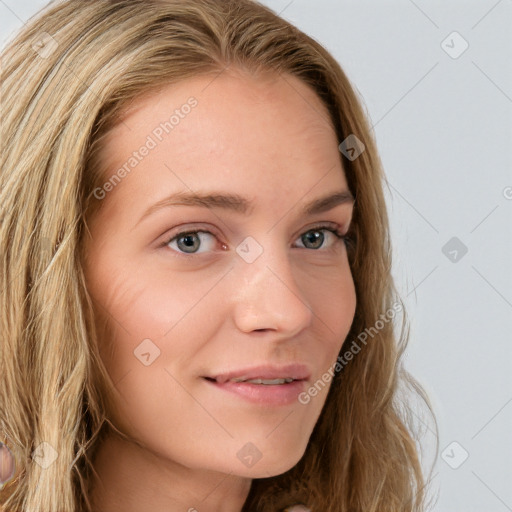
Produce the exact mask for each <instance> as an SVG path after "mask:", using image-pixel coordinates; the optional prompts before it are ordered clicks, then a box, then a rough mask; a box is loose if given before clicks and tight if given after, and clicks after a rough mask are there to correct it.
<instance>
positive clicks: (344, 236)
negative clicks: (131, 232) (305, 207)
mask: <svg viewBox="0 0 512 512" xmlns="http://www.w3.org/2000/svg"><path fill="white" fill-rule="evenodd" d="M334 226H335V227H333V224H320V225H318V226H313V227H312V228H309V229H308V230H306V231H304V232H303V233H302V235H305V234H306V233H310V232H312V231H329V232H330V233H332V234H333V235H334V236H335V237H337V238H338V240H337V242H338V241H342V242H343V243H344V244H345V245H346V246H347V245H348V244H349V243H350V237H349V236H348V234H346V233H345V234H343V233H342V231H341V230H340V227H339V226H338V225H334ZM197 233H207V234H210V235H212V236H213V237H215V238H217V236H216V235H215V233H212V232H211V231H208V230H206V229H201V228H197V229H195V230H194V229H188V230H183V231H180V232H179V233H174V234H173V235H172V237H168V238H166V240H165V241H164V242H163V243H162V245H161V247H162V248H166V247H167V246H168V245H169V244H170V243H171V242H172V241H173V240H177V239H179V238H180V237H182V236H184V235H194V234H197ZM302 235H300V236H302ZM300 236H299V238H300ZM169 249H171V248H170V247H169ZM299 249H308V248H307V247H299ZM310 250H311V251H317V252H321V251H322V249H310ZM325 250H328V249H324V251H325ZM171 251H173V252H174V253H176V254H177V255H178V256H185V257H190V256H199V255H200V254H203V253H186V252H181V251H177V250H175V249H171Z"/></svg>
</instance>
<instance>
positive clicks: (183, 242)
mask: <svg viewBox="0 0 512 512" xmlns="http://www.w3.org/2000/svg"><path fill="white" fill-rule="evenodd" d="M199 234H202V235H209V236H210V237H212V238H214V239H215V238H216V237H215V235H214V234H213V233H210V232H209V231H182V232H181V233H178V234H176V235H174V236H173V237H172V238H171V239H170V240H168V241H167V242H166V243H165V245H166V246H169V247H171V248H172V249H173V250H178V251H183V253H185V254H198V253H200V251H198V249H199V247H200V246H201V245H202V244H201V237H200V236H199ZM174 243H176V246H177V249H176V248H174V247H172V246H171V244H174ZM210 250H211V248H210ZM206 251H208V244H207V247H206ZM201 252H204V251H201Z"/></svg>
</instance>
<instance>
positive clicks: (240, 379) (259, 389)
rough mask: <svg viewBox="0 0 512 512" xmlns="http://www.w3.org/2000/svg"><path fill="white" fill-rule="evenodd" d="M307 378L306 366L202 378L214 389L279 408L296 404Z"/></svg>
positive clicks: (245, 370) (248, 370)
mask: <svg viewBox="0 0 512 512" xmlns="http://www.w3.org/2000/svg"><path fill="white" fill-rule="evenodd" d="M310 375H311V374H310V372H309V370H308V368H307V367H306V366H305V365H297V364H293V365H287V366H283V367H270V366H258V367H253V368H248V369H242V370H237V371H232V372H227V373H221V374H217V375H215V376H213V375H212V376H205V377H203V379H204V380H205V381H206V382H208V383H210V384H211V385H213V386H214V387H215V388H216V389H219V390H222V391H228V392H231V393H234V394H236V395H238V396H239V397H241V398H243V399H245V400H248V401H250V402H252V403H256V404H260V405H266V406H269V405H270V406H272V405H274V406H278V405H289V404H291V403H294V402H296V401H297V400H298V395H299V394H300V392H301V391H303V390H304V386H305V383H306V382H307V381H308V379H309V378H310Z"/></svg>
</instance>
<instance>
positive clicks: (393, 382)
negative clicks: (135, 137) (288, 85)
mask: <svg viewBox="0 0 512 512" xmlns="http://www.w3.org/2000/svg"><path fill="white" fill-rule="evenodd" d="M41 38H43V40H44V41H45V42H46V46H45V47H44V48H43V50H41V47H38V46H37V42H38V41H40V40H41ZM227 66H230V67H234V68H238V69H244V70H247V71H249V72H251V73H252V74H253V75H254V76H258V74H259V73H262V72H273V73H277V74H285V76H286V74H288V75H293V76H295V77H298V78H299V79H301V80H302V81H303V82H304V83H305V84H307V85H309V86H310V87H311V88H312V90H313V91H314V92H315V93H316V94H317V95H318V96H319V98H320V99H321V100H322V101H323V102H324V104H325V105H326V107H327V109H328V112H329V113H330V117H331V121H332V126H333V127H334V129H335V130H336V135H337V138H338V140H339V141H343V140H344V139H345V138H346V137H347V136H349V135H350V134H355V135H356V136H357V138H358V139H359V140H360V141H361V142H362V143H363V144H364V151H363V152H362V153H361V154H360V155H359V156H358V157H357V158H355V159H349V158H347V157H345V156H341V153H340V158H342V161H343V167H344V169H345V173H346V179H347V183H348V186H349V189H350V191H351V192H352V194H353V195H354V197H355V198H356V201H355V208H354V214H353V219H352V228H351V232H350V240H351V244H350V245H349V252H348V257H349V264H350V268H351V272H352V276H353V279H354V283H355V288H356V296H357V305H356V311H355V316H354V320H353V323H352V325H351V328H350V332H349V334H348V336H347V338H346V342H345V344H344V346H343V348H342V350H341V352H340V355H341V354H342V353H343V351H344V350H346V344H347V342H348V340H351V339H357V337H358V336H360V335H361V333H363V332H366V331H367V329H368V327H369V326H374V325H375V324H376V320H377V319H379V318H381V315H382V313H384V312H387V311H389V310H391V309H392V308H393V306H394V305H395V309H396V304H401V305H402V306H401V309H402V314H401V316H400V318H401V329H400V332H399V333H397V332H396V328H395V326H394V323H395V322H381V323H383V324H384V325H383V327H382V328H381V329H373V331H372V333H371V334H372V336H371V339H370V338H368V341H367V343H365V345H364V346H363V347H361V351H360V353H359V354H358V355H357V356H356V357H354V358H353V359H352V360H351V361H350V363H349V364H347V365H346V366H344V367H343V369H341V370H340V371H337V372H336V373H335V375H334V378H333V380H332V385H331V388H330V390H329V392H328V395H327V398H326V402H325V405H324V407H323V410H322V412H321V415H320V417H319V419H318V421H317V424H316V425H315V427H314V430H313V432H312V435H311V437H310V440H309V443H308V446H307V448H306V451H305V453H304V455H303V457H302V458H301V460H300V461H299V462H298V463H297V464H296V465H295V466H294V467H293V468H291V469H290V470H288V471H287V472H285V473H283V474H281V475H278V476H274V477H271V478H262V479H255V480H253V482H252V486H251V489H250V493H249V496H248V498H247V500H246V503H245V505H244V508H243V511H251V512H271V511H272V512H275V511H276V510H282V509H283V508H285V507H287V506H290V505H291V504H294V503H302V504H304V505H306V506H308V507H310V508H311V509H312V510H313V511H315V512H320V511H321V512H331V511H342V512H363V511H364V512H376V511H379V512H385V511H393V512H398V511H404V512H405V511H414V512H417V511H420V510H424V507H425V502H426V492H425V489H426V485H427V484H428V482H426V481H425V477H424V474H423V469H422V466H421V460H420V449H419V446H418V439H417V438H415V435H416V436H417V433H415V429H414V425H413V422H412V421H411V418H412V416H413V415H414V412H413V410H412V406H411V405H410V404H409V403H408V401H407V400H406V398H405V396H402V394H401V393H400V389H401V388H400V386H401V385H402V384H404V385H406V386H407V387H408V389H411V390H413V391H414V392H415V393H416V396H418V397H420V398H421V400H422V402H421V403H422V404H426V405H427V407H428V411H429V412H430V413H431V415H432V417H433V416H434V413H433V409H432V406H431V405H430V402H429V397H428V395H427V393H426V392H425V391H424V389H423V388H422V387H421V385H420V384H419V383H418V382H417V381H416V380H415V379H414V378H413V377H412V376H411V375H410V374H409V373H408V372H407V371H406V370H405V368H404V367H403V364H402V355H403V352H404V350H405V348H406V345H407V342H408V338H409V327H408V320H407V316H406V313H405V308H404V307H403V303H402V301H401V299H400V298H399V295H398V293H397V290H396V288H395V285H394V281H393V278H392V276H391V244H390V235H389V221H388V215H387V210H386V203H385V198H384V185H387V182H386V178H385V176H384V172H383V167H382V164H381V161H380V159H379V156H378V153H377V149H376V142H375V139H374V136H373V135H372V132H371V128H370V126H369V121H368V119H367V115H365V112H364V110H363V107H362V102H360V100H359V99H358V95H357V94H356V89H355V87H353V86H352V85H351V83H350V82H349V80H348V78H347V76H346V75H345V73H344V72H343V70H342V69H341V67H340V65H339V64H338V63H337V62H336V60H335V59H334V58H333V57H332V56H331V55H330V54H329V53H328V52H327V50H326V49H324V48H323V47H322V46H321V45H320V44H319V43H318V42H316V41H315V40H314V39H312V38H311V37H309V36H307V35H306V34H304V33H303V32H301V31H300V30H298V29H297V28H296V27H294V26H293V25H291V24H290V23H289V22H287V21H285V20H284V19H282V18H280V17H279V16H278V15H276V14H275V13H274V12H273V11H272V10H270V9H269V8H267V7H265V6H263V5H261V4H259V3H257V2H254V1H250V0H89V1H87V2H84V1H82V0H64V1H59V2H55V1H54V2H51V3H50V4H49V5H48V6H47V7H46V8H45V9H44V10H43V11H41V12H40V13H39V14H38V15H37V16H35V17H34V18H32V19H31V20H30V21H29V23H28V24H27V25H26V26H25V27H24V28H23V30H22V31H21V32H19V33H18V34H17V35H16V36H15V37H14V39H13V40H12V41H11V42H10V43H9V44H8V45H7V46H6V48H5V49H4V51H3V52H2V72H1V95H2V96H1V97H2V117H3V121H2V132H1V144H2V151H1V155H0V158H1V173H0V246H1V248H2V249H1V254H0V280H1V281H0V282H1V293H0V304H1V307H0V336H1V343H0V349H1V351H0V362H1V368H2V376H1V379H0V432H1V435H3V439H4V441H5V442H6V444H7V445H9V448H10V449H11V451H12V452H13V454H14V455H15V459H16V473H15V476H14V478H13V479H12V480H11V481H10V482H9V483H8V484H7V485H6V486H5V488H4V489H3V490H2V491H1V492H0V505H3V507H4V510H5V511H6V512H9V511H15V512H18V511H25V510H27V511H28V510H37V511H38V512H62V511H66V512H75V511H80V510H85V509H86V508H87V510H90V502H89V499H88V497H87V496H88V483H89V482H90V477H91V471H93V469H92V468H93V464H92V462H91V460H92V458H93V456H94V453H95V449H96V448H97V446H98V445H99V443H100V442H101V439H102V435H103V433H104V432H105V430H106V428H108V426H109V424H110V423H109V420H108V414H107V413H108V411H109V407H110V403H111V402H110V400H112V396H113V395H112V394H111V393H113V392H114V391H113V383H112V382H111V381H110V379H109V375H108V373H107V371H106V369H105V368H104V366H103V364H102V360H101V358H100V356H99V350H98V339H99V336H98V326H97V315H96V311H95V305H94V304H93V301H92V299H91V297H90V295H89V293H88V291H87V287H86V280H85V278H84V273H83V258H84V254H83V253H84V251H83V237H84V233H85V232H86V230H87V219H88V218H90V215H93V214H94V213H95V212H96V211H97V209H98V208H99V205H100V203H101V201H98V200H96V199H95V197H94V190H95V189H96V188H97V187H100V186H101V185H102V183H104V176H103V175H104V172H105V170H104V168H103V167H104V165H103V163H102V161H101V159H99V157H98V155H99V152H100V149H101V148H102V143H103V141H104V137H105V135H106V134H107V133H108V131H109V130H110V129H111V128H112V127H113V126H115V125H116V123H119V122H120V120H121V119H122V113H123V111H125V110H126V108H127V106H128V105H129V104H130V102H132V101H134V100H136V99H137V98H139V97H140V96H141V95H142V94H147V93H150V92H151V91H156V90H158V89H159V88H161V87H165V86H166V85H168V84H171V83H176V82H179V81H182V80H185V79H187V78H192V77H196V76H199V75H207V74H218V73H221V72H222V71H223V70H224V69H226V67H227ZM359 339H361V338H359ZM436 433H437V423H436ZM437 438H438V436H437V437H436V441H437ZM41 443H48V444H49V445H50V446H51V448H50V449H49V450H50V454H53V452H52V451H51V449H54V450H55V452H56V454H57V455H58V456H57V458H56V460H55V461H54V462H53V463H52V464H50V465H49V466H47V467H43V465H41V464H38V463H35V461H34V460H32V455H33V453H34V450H36V449H40V448H39V447H40V445H41ZM44 446H47V445H44ZM437 449H438V445H436V456H437Z"/></svg>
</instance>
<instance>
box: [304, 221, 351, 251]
mask: <svg viewBox="0 0 512 512" xmlns="http://www.w3.org/2000/svg"><path fill="white" fill-rule="evenodd" d="M323 232H327V233H328V236H327V238H331V241H332V243H331V244H330V247H332V246H334V245H336V244H337V243H338V242H345V241H346V237H345V235H343V233H341V232H340V231H339V230H338V226H336V227H333V226H332V225H331V224H329V225H321V226H316V227H314V228H311V229H309V230H308V231H306V232H305V233H304V234H303V235H301V236H300V237H299V239H300V240H301V242H302V243H303V244H304V248H306V249H315V250H318V249H319V248H321V247H322V245H324V242H325V239H326V235H325V234H324V233H323Z"/></svg>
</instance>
